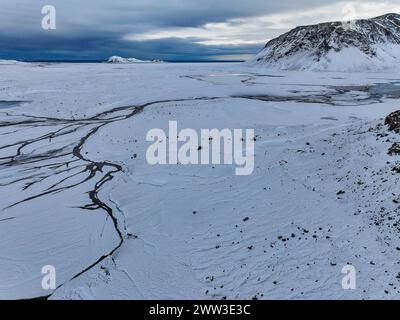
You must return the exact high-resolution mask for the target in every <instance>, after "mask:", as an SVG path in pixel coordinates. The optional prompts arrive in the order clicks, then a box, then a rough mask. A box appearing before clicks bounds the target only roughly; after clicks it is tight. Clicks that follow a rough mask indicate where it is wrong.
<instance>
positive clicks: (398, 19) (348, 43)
mask: <svg viewBox="0 0 400 320" xmlns="http://www.w3.org/2000/svg"><path fill="white" fill-rule="evenodd" d="M249 63H250V64H256V65H263V66H266V67H269V68H276V69H285V70H329V71H368V70H381V69H388V68H397V67H398V66H399V63H400V15H398V14H387V15H384V16H380V17H376V18H372V19H368V20H355V21H348V22H330V23H322V24H318V25H310V26H302V27H297V28H295V29H293V30H291V31H289V32H288V33H285V34H283V35H282V36H280V37H278V38H276V39H273V40H271V41H270V42H268V43H267V45H266V46H265V48H264V49H263V50H262V51H261V52H260V53H258V54H257V55H256V56H255V57H253V58H252V59H250V61H249Z"/></svg>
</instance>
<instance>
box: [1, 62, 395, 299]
mask: <svg viewBox="0 0 400 320" xmlns="http://www.w3.org/2000/svg"><path fill="white" fill-rule="evenodd" d="M0 68H1V77H0V137H1V140H0V141H1V143H0V144H1V147H0V185H1V198H0V207H1V212H0V234H1V243H2V245H1V246H0V298H3V299H4V298H16V299H23V298H35V297H43V296H48V295H50V298H51V299H103V298H106V299H159V298H161V299H189V298H193V299H224V298H227V299H252V298H258V299H275V298H277V299H288V298H295V299H308V298H314V299H321V298H328V299H334V298H345V299H350V298H356V299H363V298H365V299H372V298H378V299H383V298H397V297H398V293H399V291H400V287H399V285H400V283H399V281H400V279H399V271H400V266H399V261H400V251H399V247H400V237H399V235H400V233H399V230H398V220H399V217H398V215H399V205H398V202H399V200H400V199H399V197H400V196H399V190H398V185H399V176H400V175H399V174H397V173H395V172H393V171H392V168H393V166H394V165H395V163H396V161H397V159H396V156H389V155H388V154H387V150H388V148H389V147H390V146H391V144H392V142H394V141H396V139H397V140H398V137H396V136H395V135H394V134H392V133H388V132H387V128H386V127H385V126H383V125H381V124H382V123H383V121H382V118H383V117H385V116H386V115H388V114H389V113H390V112H391V111H394V110H397V109H400V108H399V105H398V103H397V101H398V100H397V99H398V98H399V96H400V86H399V85H398V83H400V82H399V79H398V76H396V74H388V73H387V74H384V73H379V74H378V73H366V74H356V73H352V74H345V73H311V72H308V73H307V72H284V73H283V72H281V73H279V72H274V73H269V72H268V71H265V70H262V69H259V68H250V67H245V66H242V65H240V64H145V65H142V64H137V65H108V64H34V65H30V64H2V65H1V66H0ZM169 120H177V121H178V126H179V128H180V129H183V128H194V129H201V128H206V129H207V128H210V129H211V128H218V129H223V128H231V129H234V128H244V129H245V128H254V129H255V132H256V142H255V153H256V160H255V165H256V168H255V170H254V173H253V174H252V175H250V176H242V177H239V176H235V170H234V169H235V167H234V166H211V165H210V166H182V165H177V166H169V165H167V166H150V165H148V164H147V162H146V159H145V153H146V149H147V147H148V146H149V143H148V142H146V141H145V136H146V133H147V131H148V130H150V129H153V128H164V129H165V130H167V127H168V121H169ZM347 264H352V265H353V266H354V267H355V268H356V270H357V289H356V290H354V291H346V290H343V289H342V287H341V281H342V277H343V276H344V275H343V274H341V270H342V267H343V266H345V265H347ZM44 265H54V266H55V267H56V270H57V285H58V289H57V290H55V291H50V292H49V291H45V290H43V289H42V287H41V281H42V274H41V269H42V267H43V266H44Z"/></svg>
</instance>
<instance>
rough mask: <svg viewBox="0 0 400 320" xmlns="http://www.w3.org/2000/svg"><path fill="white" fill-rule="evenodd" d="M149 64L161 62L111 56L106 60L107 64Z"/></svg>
mask: <svg viewBox="0 0 400 320" xmlns="http://www.w3.org/2000/svg"><path fill="white" fill-rule="evenodd" d="M150 62H161V61H158V60H151V61H150V60H139V59H135V58H122V57H118V56H112V57H110V58H108V60H107V63H150Z"/></svg>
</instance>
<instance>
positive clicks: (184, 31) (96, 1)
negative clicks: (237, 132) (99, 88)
mask: <svg viewBox="0 0 400 320" xmlns="http://www.w3.org/2000/svg"><path fill="white" fill-rule="evenodd" d="M34 2H35V3H34V4H32V1H30V0H2V3H1V5H0V17H1V19H0V43H1V44H2V46H1V49H0V58H6V59H10V58H13V59H26V60H66V59H68V60H69V59H74V60H98V59H105V58H107V57H108V56H110V55H122V56H126V57H135V58H139V59H163V60H216V61H220V60H242V59H245V58H247V57H248V56H249V55H251V54H254V53H256V52H257V51H258V50H260V49H261V48H262V47H263V46H264V45H265V43H266V42H267V41H268V40H270V39H272V38H274V37H276V36H278V35H280V34H282V33H284V32H286V31H288V30H289V29H291V28H293V27H295V26H297V25H304V24H311V23H318V22H323V21H331V20H347V19H354V18H368V17H372V16H377V15H380V14H384V13H388V12H397V13H400V0H395V1H391V2H390V3H389V2H382V1H362V0H359V1H321V0H319V1H316V0H303V1H297V2H293V1H289V0H281V1H272V0H251V1H246V2H244V1H239V0H219V1H211V0H164V1H159V0H146V1H141V0H140V1H139V0H113V1H109V0H68V1H65V0H50V1H42V0H38V1H34ZM47 4H51V5H53V6H55V8H56V10H57V29H56V30H48V31H45V30H43V29H42V28H41V19H42V17H43V15H42V14H41V9H42V7H43V6H44V5H47Z"/></svg>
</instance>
